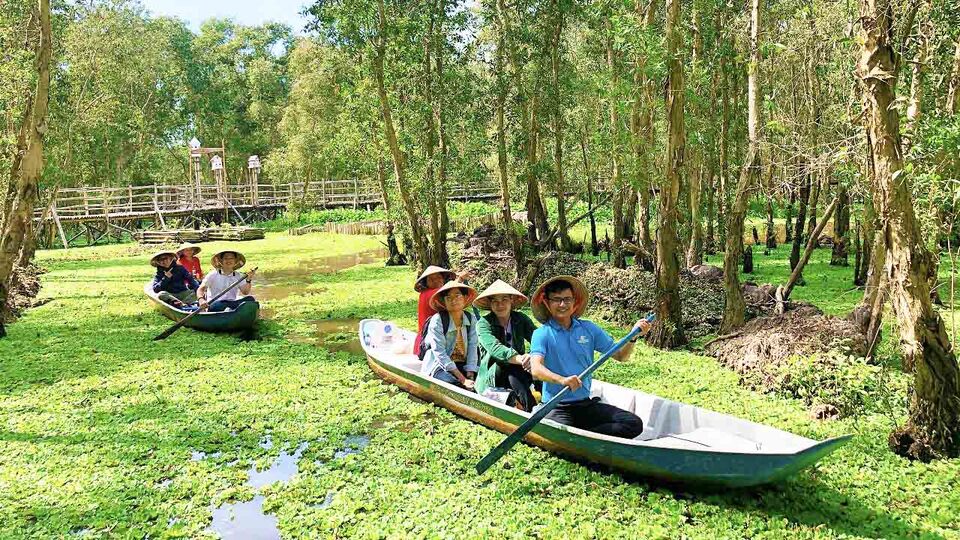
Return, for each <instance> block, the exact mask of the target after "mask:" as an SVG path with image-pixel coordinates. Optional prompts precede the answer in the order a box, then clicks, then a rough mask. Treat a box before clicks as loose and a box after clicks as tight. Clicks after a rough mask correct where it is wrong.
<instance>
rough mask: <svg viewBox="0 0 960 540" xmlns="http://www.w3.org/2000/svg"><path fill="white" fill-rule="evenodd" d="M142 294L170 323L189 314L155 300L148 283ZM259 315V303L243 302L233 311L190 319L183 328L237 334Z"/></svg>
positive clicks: (252, 323) (201, 314)
mask: <svg viewBox="0 0 960 540" xmlns="http://www.w3.org/2000/svg"><path fill="white" fill-rule="evenodd" d="M143 292H144V293H145V294H146V295H147V298H149V299H150V300H151V301H152V302H153V304H154V305H155V306H156V307H157V309H158V310H159V311H160V313H163V315H164V316H165V317H166V318H168V319H170V320H171V321H174V322H178V321H180V319H182V318H184V317H186V316H187V315H190V313H191V312H190V311H184V310H182V309H177V308H175V307H173V306H171V305H170V304H168V303H166V302H163V301H161V300H160V299H159V298H157V295H156V293H154V292H153V285H152V284H150V283H147V284H146V285H144V287H143ZM259 313H260V303H259V302H256V301H251V302H244V303H242V304H240V307H239V308H238V309H236V310H234V311H219V312H216V313H200V314H198V315H196V316H195V317H191V318H190V320H189V321H187V322H186V324H184V326H186V327H187V328H193V329H195V330H202V331H204V332H239V331H242V330H248V329H250V328H251V327H253V325H254V324H256V323H257V315H258V314H259Z"/></svg>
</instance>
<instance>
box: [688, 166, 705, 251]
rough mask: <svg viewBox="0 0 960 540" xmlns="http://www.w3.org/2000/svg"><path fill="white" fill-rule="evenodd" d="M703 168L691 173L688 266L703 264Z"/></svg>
mask: <svg viewBox="0 0 960 540" xmlns="http://www.w3.org/2000/svg"><path fill="white" fill-rule="evenodd" d="M702 174H703V170H702V169H697V170H694V171H692V172H691V174H690V245H689V246H688V247H687V268H690V267H691V266H696V265H698V264H703V223H702V220H703V217H702V216H701V215H700V194H701V192H702V190H701V187H700V184H701V182H702V179H701V175H702Z"/></svg>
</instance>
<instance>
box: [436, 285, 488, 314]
mask: <svg viewBox="0 0 960 540" xmlns="http://www.w3.org/2000/svg"><path fill="white" fill-rule="evenodd" d="M450 289H466V290H467V301H466V303H465V304H464V305H463V307H464V308H466V307H467V306H469V305H470V304H472V303H473V301H474V300H476V298H477V290H476V289H474V288H473V287H471V286H469V285H467V284H466V283H460V282H459V281H456V280H454V281H448V282H446V283H445V284H444V285H443V287H440V288H439V289H437V292H435V293H433V296H431V297H430V307H432V308H433V310H434V311H446V310H447V306H445V305H443V302H441V301H440V296H441V294H442V293H444V292H446V291H449V290H450Z"/></svg>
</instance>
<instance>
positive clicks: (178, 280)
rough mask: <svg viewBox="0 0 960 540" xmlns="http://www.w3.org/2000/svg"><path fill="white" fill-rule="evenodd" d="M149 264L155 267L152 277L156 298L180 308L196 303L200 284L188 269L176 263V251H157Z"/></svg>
mask: <svg viewBox="0 0 960 540" xmlns="http://www.w3.org/2000/svg"><path fill="white" fill-rule="evenodd" d="M150 264H151V265H152V266H153V267H155V268H156V269H157V275H156V276H154V278H153V292H155V293H157V298H159V299H160V300H162V301H164V302H166V303H168V304H170V305H172V306H174V307H177V308H180V309H185V308H188V307H189V304H193V303H196V301H197V288H198V287H199V286H200V284H199V283H198V282H197V279H196V278H195V277H193V274H191V273H190V271H189V270H187V269H186V268H184V267H183V266H181V265H179V264H177V254H176V253H174V252H172V251H158V252H157V253H155V254H154V255H153V257H151V258H150Z"/></svg>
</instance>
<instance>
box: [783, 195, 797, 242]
mask: <svg viewBox="0 0 960 540" xmlns="http://www.w3.org/2000/svg"><path fill="white" fill-rule="evenodd" d="M796 201H797V188H796V186H793V185H791V186H790V197H789V199H788V200H787V211H786V214H787V216H786V219H785V222H786V223H785V224H784V227H783V230H784V237H783V241H784V242H785V243H787V244H789V243H792V242H793V205H794V204H795V203H796Z"/></svg>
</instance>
